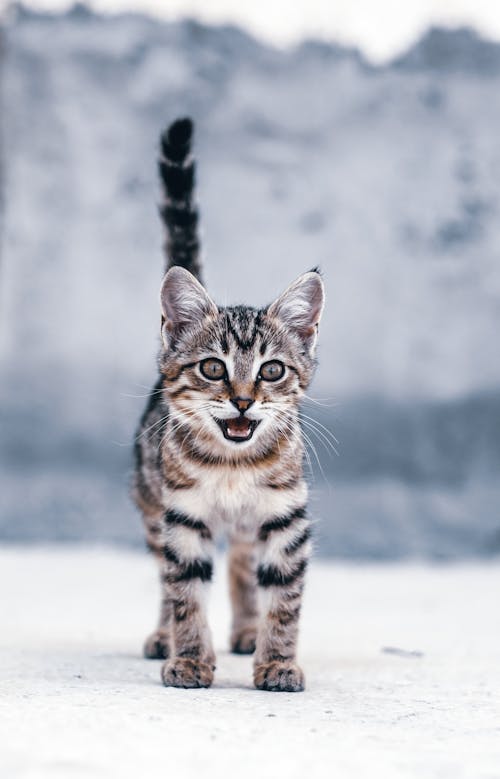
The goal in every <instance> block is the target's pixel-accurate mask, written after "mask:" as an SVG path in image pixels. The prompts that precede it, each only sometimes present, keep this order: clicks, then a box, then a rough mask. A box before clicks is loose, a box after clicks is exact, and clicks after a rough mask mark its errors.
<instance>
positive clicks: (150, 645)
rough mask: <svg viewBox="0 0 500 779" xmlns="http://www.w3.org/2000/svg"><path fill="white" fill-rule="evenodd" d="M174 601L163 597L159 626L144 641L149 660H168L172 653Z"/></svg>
mask: <svg viewBox="0 0 500 779" xmlns="http://www.w3.org/2000/svg"><path fill="white" fill-rule="evenodd" d="M171 643H172V603H171V601H170V600H168V599H165V598H163V599H162V602H161V607H160V618H159V620H158V627H157V628H156V630H154V631H153V632H152V633H151V635H150V636H148V637H147V639H146V641H145V642H144V649H143V653H144V657H146V658H147V659H148V660H166V659H168V658H169V657H170V654H171V651H172V650H171Z"/></svg>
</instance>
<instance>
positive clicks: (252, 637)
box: [231, 627, 257, 655]
mask: <svg viewBox="0 0 500 779" xmlns="http://www.w3.org/2000/svg"><path fill="white" fill-rule="evenodd" d="M256 638H257V629H256V628H254V627H246V628H242V629H241V630H238V631H234V632H233V633H232V635H231V652H234V654H236V655H251V654H253V652H255V641H256Z"/></svg>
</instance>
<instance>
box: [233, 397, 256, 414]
mask: <svg viewBox="0 0 500 779" xmlns="http://www.w3.org/2000/svg"><path fill="white" fill-rule="evenodd" d="M231 403H232V404H233V406H236V408H237V409H238V411H240V412H241V413H242V414H243V412H244V411H248V409H249V408H250V406H252V405H253V403H254V400H253V399H252V398H231Z"/></svg>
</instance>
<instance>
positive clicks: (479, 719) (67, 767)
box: [0, 547, 500, 779]
mask: <svg viewBox="0 0 500 779" xmlns="http://www.w3.org/2000/svg"><path fill="white" fill-rule="evenodd" d="M218 569H219V575H218V579H217V581H216V583H215V586H214V592H213V596H212V601H211V618H212V624H213V628H214V632H215V643H216V646H217V648H218V650H219V652H218V669H217V676H216V684H215V686H214V687H213V688H212V689H210V690H187V691H184V690H174V689H165V688H163V687H162V686H161V684H160V682H159V668H160V664H159V662H155V661H146V660H143V659H142V658H141V656H140V653H139V649H140V646H141V643H142V640H143V638H144V636H145V635H146V633H147V632H148V631H149V630H150V628H152V626H153V623H154V621H155V616H156V600H157V593H156V577H155V572H154V568H153V564H152V561H151V560H149V559H148V558H147V557H146V555H140V554H133V553H126V552H118V551H109V550H85V549H78V548H67V547H66V548H61V547H59V548H49V549H44V550H37V549H32V550H26V549H23V550H21V549H13V548H10V549H4V550H3V551H0V585H1V592H2V596H1V604H0V617H1V623H0V624H1V628H0V630H1V633H0V654H1V657H0V669H1V670H0V674H1V686H0V754H1V758H0V775H1V776H2V777H5V778H6V779H10V777H30V778H31V777H33V778H36V779H38V777H72V776H75V777H85V776H92V777H94V776H97V777H101V776H102V777H115V776H117V777H128V776H134V777H147V776H152V775H154V776H158V777H161V776H165V777H179V778H181V777H182V779H190V777H203V779H210V778H211V777H222V778H224V777H226V776H237V777H252V779H255V777H274V776H280V777H287V779H288V777H290V778H291V779H293V777H306V779H313V777H339V779H346V777H355V779H362V778H363V777H365V776H370V777H374V776H376V777H378V776H380V777H384V779H391V778H392V777H397V778H398V779H404V778H405V777H425V779H428V778H429V777H436V778H438V777H439V779H444V778H446V779H447V778H448V777H450V779H461V777H471V778H473V779H482V777H484V778H486V777H488V779H494V778H495V779H496V778H497V777H500V608H499V605H498V604H499V595H500V568H499V566H498V564H497V565H494V564H491V565H481V566H480V565H467V566H465V565H464V566H456V567H424V566H417V565H392V566H368V565H363V566H346V565H326V564H316V565H315V566H313V568H312V569H311V572H310V576H309V582H308V590H307V599H306V604H305V609H304V618H303V622H302V640H301V651H300V657H301V661H302V664H303V666H304V668H305V670H306V675H307V681H308V687H307V691H306V692H305V693H302V694H295V695H294V694H278V693H266V692H257V691H255V690H253V689H252V687H251V659H250V658H245V657H243V658H242V657H233V656H231V655H229V654H228V653H227V651H226V639H227V632H228V619H229V617H228V607H227V599H226V597H225V580H224V575H223V565H222V564H221V561H220V563H219V566H218ZM384 647H394V648H397V649H401V650H406V652H408V653H410V652H419V653H422V655H421V656H416V655H415V654H406V655H405V654H404V653H399V654H398V653H394V652H393V653H390V652H387V651H383V648H384Z"/></svg>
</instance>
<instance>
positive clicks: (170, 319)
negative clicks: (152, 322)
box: [160, 266, 217, 346]
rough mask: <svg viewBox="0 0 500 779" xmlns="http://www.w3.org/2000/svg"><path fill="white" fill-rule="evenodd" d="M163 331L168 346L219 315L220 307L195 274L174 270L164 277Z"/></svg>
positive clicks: (162, 293)
mask: <svg viewBox="0 0 500 779" xmlns="http://www.w3.org/2000/svg"><path fill="white" fill-rule="evenodd" d="M160 298H161V310H162V319H163V322H162V328H161V335H162V338H163V343H164V344H165V346H167V345H168V342H169V341H170V339H171V338H172V336H173V335H175V334H177V333H180V332H181V331H182V330H184V329H185V328H186V327H190V326H191V325H194V324H200V322H202V321H203V319H205V317H207V316H216V315H217V306H216V305H215V303H214V302H213V300H212V299H211V298H209V296H208V295H207V293H206V292H205V290H204V289H203V287H202V286H201V284H200V282H199V281H197V280H196V279H195V277H194V276H193V274H192V273H189V271H187V270H185V268H181V267H179V266H175V267H174V268H170V270H169V271H168V272H167V274H166V275H165V278H164V279H163V283H162V285H161V293H160Z"/></svg>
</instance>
